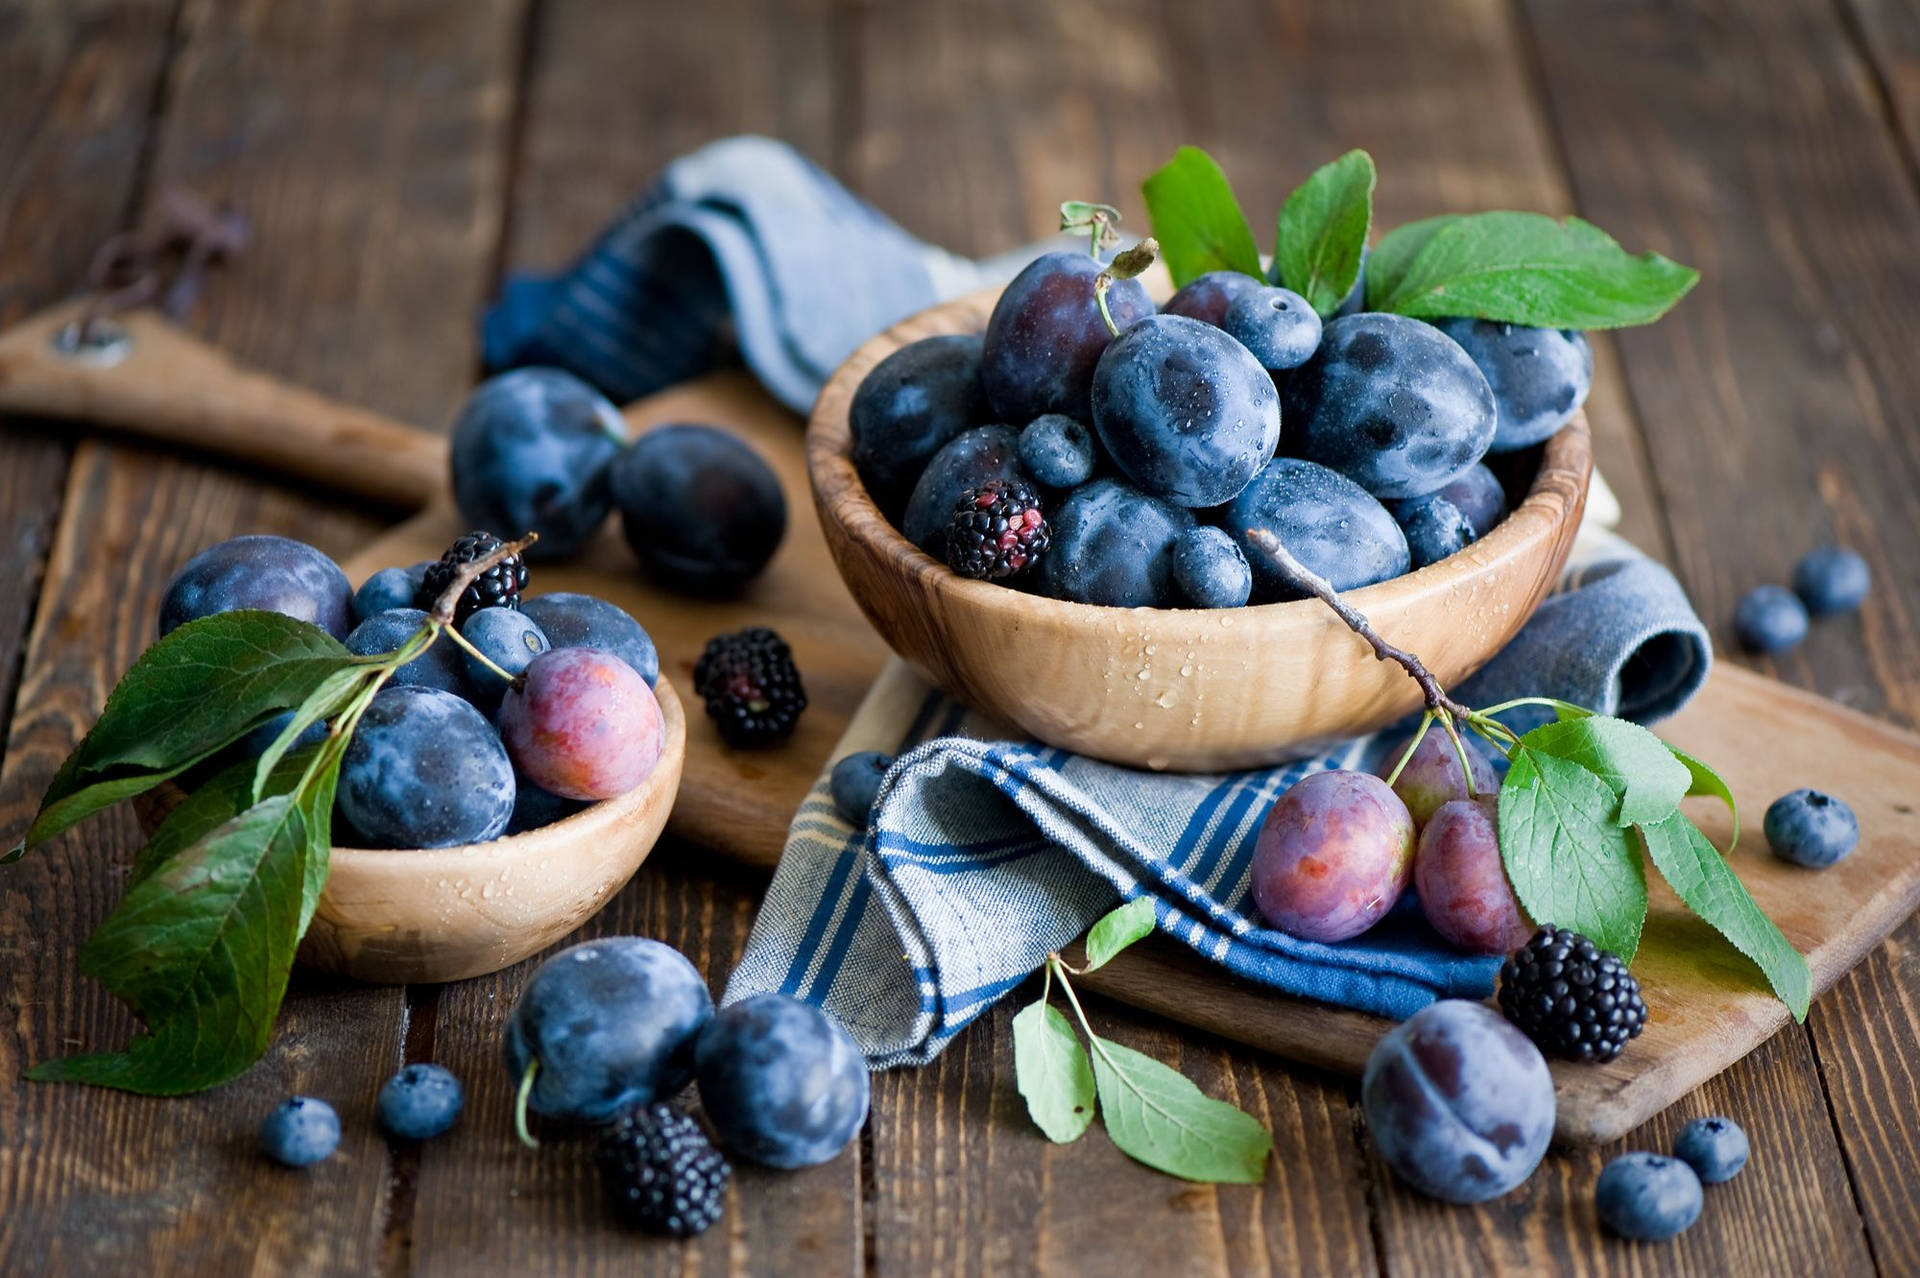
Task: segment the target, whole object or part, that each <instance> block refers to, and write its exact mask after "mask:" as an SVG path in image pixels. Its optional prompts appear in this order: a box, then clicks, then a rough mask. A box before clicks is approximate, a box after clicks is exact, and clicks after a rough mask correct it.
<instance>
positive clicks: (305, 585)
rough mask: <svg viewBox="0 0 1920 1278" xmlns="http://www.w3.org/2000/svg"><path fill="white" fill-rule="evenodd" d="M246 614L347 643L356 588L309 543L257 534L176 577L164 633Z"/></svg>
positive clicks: (223, 546)
mask: <svg viewBox="0 0 1920 1278" xmlns="http://www.w3.org/2000/svg"><path fill="white" fill-rule="evenodd" d="M243 608H249V609H258V610H259V611H262V612H277V613H281V614H283V615H285V616H288V617H293V618H295V619H297V620H299V621H306V622H311V623H312V624H313V625H316V626H318V627H320V629H322V630H324V631H326V632H327V633H328V634H330V635H332V636H333V637H334V638H335V639H345V638H346V637H347V634H348V632H350V631H351V630H352V629H353V586H352V584H351V583H349V582H348V581H347V574H345V573H344V572H341V571H340V565H339V564H336V563H334V562H333V560H331V559H329V558H328V557H327V556H326V555H324V554H322V553H321V552H320V551H318V550H315V549H314V548H313V547H312V546H309V545H307V544H306V543H305V542H303V541H295V540H293V538H291V537H274V536H270V535H267V534H256V535H253V536H248V537H234V538H231V539H229V540H227V541H223V542H219V543H218V544H216V545H212V546H209V547H207V548H206V549H205V550H203V551H201V552H200V553H199V554H197V555H195V556H194V557H193V558H191V559H189V560H187V562H186V565H185V566H184V567H183V568H181V569H180V571H179V572H178V573H176V574H175V575H174V578H173V581H172V582H171V583H169V584H168V586H167V593H166V596H165V598H163V599H162V600H161V601H160V633H161V634H162V635H166V634H170V633H172V632H173V631H174V630H175V629H176V628H177V627H179V626H182V625H185V624H186V623H187V622H189V621H198V620H199V619H200V618H202V617H211V616H213V615H214V614H215V613H220V612H235V611H238V610H240V609H243Z"/></svg>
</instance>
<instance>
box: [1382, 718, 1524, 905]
mask: <svg viewBox="0 0 1920 1278" xmlns="http://www.w3.org/2000/svg"><path fill="white" fill-rule="evenodd" d="M1460 744H1462V745H1464V746H1465V747H1466V748H1467V761H1468V764H1469V766H1471V767H1472V769H1473V792H1474V793H1475V794H1497V793H1499V790H1500V778H1499V777H1498V776H1496V775H1495V774H1494V771H1493V764H1492V763H1490V762H1488V760H1487V756H1486V754H1485V753H1484V752H1483V751H1482V750H1481V749H1480V747H1479V746H1477V745H1475V744H1474V741H1473V738H1472V737H1471V736H1468V735H1466V734H1464V733H1463V734H1462V735H1461V737H1460ZM1406 752H1407V743H1406V742H1405V741H1402V742H1401V743H1400V744H1398V745H1396V746H1394V748H1393V749H1391V750H1389V751H1387V756H1386V758H1384V759H1382V760H1381V761H1380V775H1381V776H1383V777H1384V776H1388V775H1390V774H1391V773H1392V772H1393V768H1394V765H1395V764H1397V763H1399V762H1400V756H1401V755H1403V754H1405V753H1406ZM1393 792H1394V793H1395V794H1397V795H1399V796H1400V801H1401V802H1402V803H1404V804H1406V805H1407V811H1409V812H1411V813H1412V814H1413V824H1414V825H1415V826H1416V827H1424V826H1425V825H1426V823H1427V822H1428V821H1429V820H1431V819H1432V817H1433V814H1434V813H1435V812H1438V811H1439V810H1440V805H1441V804H1443V803H1452V802H1453V801H1454V800H1455V799H1464V798H1466V797H1468V796H1467V787H1466V785H1465V784H1464V783H1463V782H1462V780H1461V776H1460V756H1459V754H1458V753H1456V752H1455V750H1454V748H1453V742H1452V741H1451V740H1449V739H1448V737H1447V734H1446V733H1445V732H1443V731H1442V730H1441V729H1440V728H1438V727H1432V728H1428V729H1427V735H1426V736H1424V737H1422V738H1420V744H1419V745H1417V746H1415V747H1414V750H1413V757H1412V758H1411V759H1408V760H1407V766H1406V767H1404V768H1402V769H1400V777H1399V779H1398V780H1397V781H1395V782H1394V783H1393ZM1523 939H1524V938H1523Z"/></svg>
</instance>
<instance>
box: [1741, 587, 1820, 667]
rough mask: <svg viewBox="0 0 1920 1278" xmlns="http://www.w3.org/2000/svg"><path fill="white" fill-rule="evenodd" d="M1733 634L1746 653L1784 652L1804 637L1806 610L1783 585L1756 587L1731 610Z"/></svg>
mask: <svg viewBox="0 0 1920 1278" xmlns="http://www.w3.org/2000/svg"><path fill="white" fill-rule="evenodd" d="M1733 634H1734V637H1735V638H1736V639H1738V640H1739V641H1740V646H1741V647H1742V648H1745V649H1746V650H1747V651H1749V652H1785V651H1786V650H1787V649H1789V648H1791V647H1793V646H1795V645H1796V644H1798V643H1799V642H1800V641H1801V640H1802V639H1805V638H1806V637H1807V608H1806V605H1805V604H1803V603H1801V602H1800V599H1799V597H1798V596H1796V595H1795V594H1794V593H1793V592H1792V591H1790V590H1788V589H1786V588H1785V587H1784V586H1755V587H1754V588H1753V589H1752V590H1749V591H1748V592H1747V593H1746V594H1744V595H1742V596H1741V597H1740V602H1739V603H1738V604H1735V605H1734V609H1733Z"/></svg>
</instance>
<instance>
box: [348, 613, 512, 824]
mask: <svg viewBox="0 0 1920 1278" xmlns="http://www.w3.org/2000/svg"><path fill="white" fill-rule="evenodd" d="M435 646H436V647H437V646H438V645H435ZM513 799H514V779H513V765H512V764H511V763H509V762H508V761H507V748H506V747H505V746H503V745H501V744H500V735H499V734H498V733H496V732H495V731H494V730H493V725H492V724H490V723H488V722H487V720H486V717H485V716H484V715H482V714H481V713H480V712H479V711H478V710H476V709H474V708H473V706H472V705H470V704H468V703H467V702H466V701H463V700H462V699H460V698H459V697H456V696H454V695H453V694H452V693H450V692H441V691H440V690H439V689H437V688H423V687H419V686H418V685H409V686H404V687H388V688H383V689H381V690H380V692H379V693H378V694H377V695H375V697H374V698H373V702H372V704H371V705H369V706H368V707H367V711H366V714H365V715H363V716H362V717H361V719H360V723H359V725H358V726H357V727H355V728H354V731H353V740H352V741H351V742H349V743H348V745H347V750H346V756H345V758H344V759H342V761H341V764H340V786H339V790H338V792H337V794H336V795H335V802H336V803H338V805H339V808H340V811H341V813H342V814H343V815H344V816H345V817H346V818H347V820H348V821H349V822H351V823H352V825H353V828H354V830H356V831H357V832H358V833H359V834H360V836H361V837H362V838H364V839H366V840H367V841H369V842H370V843H371V844H372V845H373V846H375V847H387V848H451V847H459V846H461V845H463V844H467V843H485V842H486V841H487V840H489V839H493V838H497V837H499V836H500V834H502V833H503V832H504V831H505V830H506V828H507V822H508V820H509V819H510V818H511V817H512V816H513Z"/></svg>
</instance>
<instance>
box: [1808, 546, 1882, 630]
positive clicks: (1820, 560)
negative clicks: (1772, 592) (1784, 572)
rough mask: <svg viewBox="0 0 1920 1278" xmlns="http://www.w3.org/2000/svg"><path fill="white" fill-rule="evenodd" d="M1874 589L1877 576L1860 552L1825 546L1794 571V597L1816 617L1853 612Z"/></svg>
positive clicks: (1809, 556) (1815, 551)
mask: <svg viewBox="0 0 1920 1278" xmlns="http://www.w3.org/2000/svg"><path fill="white" fill-rule="evenodd" d="M1872 588H1873V574H1872V573H1871V572H1870V571H1868V569H1867V561H1866V560H1865V559H1864V558H1862V557H1861V555H1860V552H1859V551H1857V550H1847V549H1845V548H1844V547H1840V546H1823V547H1821V548H1820V549H1819V550H1814V551H1810V552H1808V554H1807V557H1806V558H1805V559H1802V560H1801V561H1800V563H1799V564H1798V566H1796V567H1795V568H1794V570H1793V593H1794V594H1796V595H1799V596H1800V601H1801V602H1802V603H1804V604H1806V606H1807V611H1808V612H1810V613H1812V614H1813V615H1814V616H1816V617H1825V616H1829V615H1831V614H1833V613H1836V612H1852V611H1853V610H1854V609H1855V608H1858V607H1859V606H1860V605H1861V603H1862V602H1864V601H1865V600H1866V597H1867V592H1868V591H1869V590H1870V589H1872Z"/></svg>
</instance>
